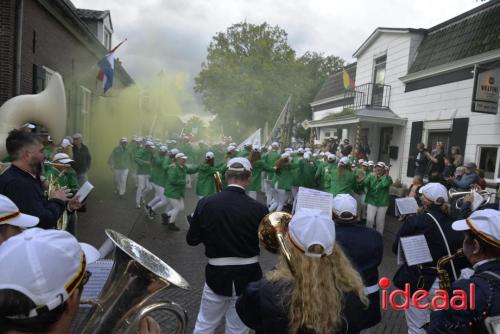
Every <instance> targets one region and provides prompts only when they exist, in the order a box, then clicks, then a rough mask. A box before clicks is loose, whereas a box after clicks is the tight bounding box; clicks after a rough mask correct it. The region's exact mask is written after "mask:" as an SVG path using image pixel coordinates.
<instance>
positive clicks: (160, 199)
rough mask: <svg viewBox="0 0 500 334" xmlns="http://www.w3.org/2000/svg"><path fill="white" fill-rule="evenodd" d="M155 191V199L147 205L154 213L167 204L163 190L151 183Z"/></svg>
mask: <svg viewBox="0 0 500 334" xmlns="http://www.w3.org/2000/svg"><path fill="white" fill-rule="evenodd" d="M151 185H152V186H153V189H154V191H155V197H153V199H152V200H151V201H150V202H149V203H148V206H149V207H150V208H151V209H153V211H156V210H157V209H158V208H161V207H162V206H164V205H166V204H167V197H165V188H163V187H162V186H159V185H157V184H155V183H151Z"/></svg>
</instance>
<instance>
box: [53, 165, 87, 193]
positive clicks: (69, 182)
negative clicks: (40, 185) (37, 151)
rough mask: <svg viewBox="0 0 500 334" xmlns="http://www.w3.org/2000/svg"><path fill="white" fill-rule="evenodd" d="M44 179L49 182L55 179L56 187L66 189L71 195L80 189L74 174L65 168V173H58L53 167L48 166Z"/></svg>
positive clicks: (72, 170)
mask: <svg viewBox="0 0 500 334" xmlns="http://www.w3.org/2000/svg"><path fill="white" fill-rule="evenodd" d="M45 177H46V178H47V180H48V181H49V182H50V179H55V180H56V185H57V186H58V187H67V188H68V189H70V190H71V192H72V193H73V194H75V193H76V192H77V191H78V188H80V185H79V184H78V179H77V178H76V172H75V170H74V169H73V168H67V169H66V170H65V171H63V172H60V171H59V170H58V169H57V168H55V167H54V166H50V165H49V166H47V168H46V169H45Z"/></svg>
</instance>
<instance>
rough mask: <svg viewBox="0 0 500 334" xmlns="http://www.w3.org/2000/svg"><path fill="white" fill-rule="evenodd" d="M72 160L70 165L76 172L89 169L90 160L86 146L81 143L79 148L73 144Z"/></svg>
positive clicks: (80, 172) (84, 171) (79, 172)
mask: <svg viewBox="0 0 500 334" xmlns="http://www.w3.org/2000/svg"><path fill="white" fill-rule="evenodd" d="M73 160H74V162H73V163H72V164H71V167H73V169H74V170H75V172H76V174H83V173H86V172H87V171H88V170H89V169H90V163H91V162H92V157H91V156H90V152H89V149H88V147H87V146H85V145H83V144H82V147H80V148H78V147H77V146H76V145H75V146H73Z"/></svg>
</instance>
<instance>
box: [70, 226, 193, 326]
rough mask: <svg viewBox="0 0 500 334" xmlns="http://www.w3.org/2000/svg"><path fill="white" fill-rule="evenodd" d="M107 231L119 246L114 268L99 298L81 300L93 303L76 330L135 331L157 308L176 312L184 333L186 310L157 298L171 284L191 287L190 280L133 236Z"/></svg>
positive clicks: (178, 323) (85, 302)
mask: <svg viewBox="0 0 500 334" xmlns="http://www.w3.org/2000/svg"><path fill="white" fill-rule="evenodd" d="M106 235H107V236H108V238H109V239H110V240H111V241H112V242H113V243H114V245H115V246H116V248H115V253H114V263H113V268H112V269H111V272H110V274H109V277H108V280H107V281H106V283H105V285H104V287H103V289H102V291H101V295H100V297H99V300H97V301H93V300H87V301H82V302H81V303H82V304H91V305H93V306H92V308H91V309H90V311H89V313H88V315H87V317H86V319H85V320H84V321H82V322H81V323H80V326H79V327H78V328H77V329H76V331H75V333H82V334H90V333H92V334H101V333H102V334H104V333H105V334H117V333H125V334H130V333H135V331H134V330H136V329H137V327H138V325H139V322H140V320H141V318H142V317H143V316H145V315H147V314H148V313H150V312H153V311H155V310H165V311H168V312H171V313H173V314H174V316H175V317H176V320H177V327H176V331H175V333H178V334H179V333H184V332H185V330H186V325H187V312H186V310H185V309H183V308H182V307H181V306H180V305H179V304H177V303H174V302H171V301H154V300H153V299H156V298H155V297H157V296H158V294H159V293H160V292H162V291H164V290H165V289H166V288H167V287H169V286H170V285H174V286H177V287H179V288H181V289H185V290H190V289H191V286H190V285H189V283H188V282H187V281H186V280H185V279H184V278H183V277H182V276H181V275H179V274H178V273H177V272H176V271H175V270H174V269H172V268H171V267H170V266H169V265H168V264H166V263H165V262H163V261H162V260H161V259H160V258H158V257H157V256H156V255H154V254H153V253H151V252H150V251H148V250H147V249H145V248H144V247H142V246H141V245H139V244H138V243H136V242H134V241H133V240H131V239H129V238H127V237H125V236H124V235H122V234H120V233H118V232H116V231H113V230H109V229H107V230H106Z"/></svg>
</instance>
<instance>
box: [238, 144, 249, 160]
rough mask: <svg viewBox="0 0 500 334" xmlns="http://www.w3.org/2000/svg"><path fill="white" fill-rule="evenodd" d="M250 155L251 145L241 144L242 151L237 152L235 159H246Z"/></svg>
mask: <svg viewBox="0 0 500 334" xmlns="http://www.w3.org/2000/svg"><path fill="white" fill-rule="evenodd" d="M250 154H252V144H251V143H245V144H243V150H241V151H240V152H238V154H237V155H236V156H237V157H240V158H247V159H248V157H250Z"/></svg>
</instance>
